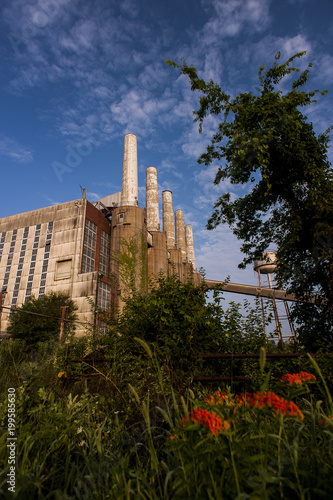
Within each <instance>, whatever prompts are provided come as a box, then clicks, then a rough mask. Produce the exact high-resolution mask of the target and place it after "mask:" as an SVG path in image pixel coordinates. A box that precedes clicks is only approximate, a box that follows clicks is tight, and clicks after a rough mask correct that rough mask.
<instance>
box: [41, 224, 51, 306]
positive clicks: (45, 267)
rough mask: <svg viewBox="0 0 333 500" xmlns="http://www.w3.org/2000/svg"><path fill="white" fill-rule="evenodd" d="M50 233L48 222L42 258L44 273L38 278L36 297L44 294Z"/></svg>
mask: <svg viewBox="0 0 333 500" xmlns="http://www.w3.org/2000/svg"><path fill="white" fill-rule="evenodd" d="M52 233H53V222H49V223H48V225H47V234H46V241H45V249H44V258H43V268H44V272H43V271H42V274H41V277H40V283H39V291H38V297H41V296H42V295H44V293H45V285H46V275H47V268H48V265H49V258H50V249H51V239H52Z"/></svg>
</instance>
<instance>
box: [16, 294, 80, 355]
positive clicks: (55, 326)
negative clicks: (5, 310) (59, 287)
mask: <svg viewBox="0 0 333 500" xmlns="http://www.w3.org/2000/svg"><path fill="white" fill-rule="evenodd" d="M63 306H66V307H67V309H66V316H65V319H66V321H65V325H64V336H65V337H66V336H69V335H71V334H74V332H75V323H74V321H75V320H76V319H77V316H76V314H75V311H76V310H77V309H78V308H77V305H76V304H75V303H74V302H73V300H71V299H70V298H69V295H68V294H66V293H55V292H50V293H48V294H45V295H43V296H41V297H39V298H38V299H36V298H35V297H34V296H31V297H30V298H29V300H28V301H27V302H26V303H25V304H23V305H22V306H21V307H18V308H17V309H15V310H14V311H13V312H12V313H11V316H10V319H9V325H8V327H7V332H8V333H10V334H11V336H12V338H14V339H20V340H24V341H25V342H26V345H27V347H28V348H29V349H33V348H34V347H35V346H36V345H37V344H38V342H45V341H49V340H53V339H54V340H56V339H58V338H59V333H60V319H61V314H62V307H63Z"/></svg>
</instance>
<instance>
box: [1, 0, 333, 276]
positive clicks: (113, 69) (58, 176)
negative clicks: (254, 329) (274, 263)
mask: <svg viewBox="0 0 333 500" xmlns="http://www.w3.org/2000/svg"><path fill="white" fill-rule="evenodd" d="M0 23H1V26H0V28H1V29H0V33H1V35H0V36H1V45H0V51H1V52H0V54H1V63H2V71H1V75H0V92H1V109H2V112H1V123H0V161H1V197H0V216H1V217H4V216H7V215H13V214H15V213H20V212H25V211H29V210H34V209H37V208H41V207H44V206H48V205H52V204H55V203H62V202H65V201H69V200H73V199H76V198H79V197H81V188H80V186H82V187H84V188H86V189H87V197H88V199H89V200H90V201H92V202H93V201H96V200H97V199H99V198H102V197H104V196H106V195H107V194H111V193H114V192H117V191H119V190H120V189H121V174H122V153H123V138H124V135H125V134H126V133H128V132H131V133H134V134H136V135H137V137H138V159H139V203H140V205H141V206H143V205H144V204H145V187H144V184H145V169H146V168H147V167H149V166H155V167H156V168H157V172H158V181H159V186H160V189H161V191H162V190H163V189H170V190H172V192H173V204H174V209H175V210H176V209H178V208H182V209H183V210H184V218H185V224H192V225H193V231H194V241H195V248H196V260H197V266H198V267H200V266H202V267H204V268H205V269H206V273H207V277H208V278H212V279H224V278H225V277H226V276H227V275H230V276H231V280H232V281H234V282H239V283H241V282H242V283H250V284H251V283H256V277H255V275H254V273H253V271H252V269H251V268H250V267H248V269H246V270H245V271H242V270H239V269H238V268H237V264H238V263H239V262H240V261H241V259H242V256H241V254H240V252H239V247H240V242H239V241H237V240H236V239H235V238H234V237H233V235H232V233H231V230H230V229H229V228H228V227H222V226H220V227H219V228H218V229H216V230H214V231H207V230H206V229H205V225H206V222H207V219H208V218H209V216H210V215H211V213H212V209H213V204H214V201H215V200H216V198H217V197H218V196H219V195H220V194H221V193H222V192H226V191H228V190H229V189H230V190H231V191H232V192H233V193H234V195H235V196H239V195H241V194H242V190H241V189H235V187H234V186H230V185H228V183H227V182H225V183H224V184H221V185H219V186H214V185H213V180H214V175H215V172H216V168H217V166H216V165H215V166H211V167H209V168H208V169H207V168H203V167H202V166H199V165H198V164H197V162H196V160H197V158H198V156H199V155H200V154H201V153H202V152H203V151H204V149H205V145H207V144H208V142H209V138H210V136H211V134H212V133H213V131H214V128H215V127H216V123H217V122H216V120H215V119H213V118H211V117H210V118H208V120H207V122H206V123H205V125H204V129H203V133H202V134H201V135H200V134H199V133H198V125H197V124H195V123H193V116H192V110H193V109H195V108H196V107H197V105H196V100H197V96H196V95H195V94H193V93H191V91H190V89H189V85H188V82H187V79H186V77H184V76H180V75H179V73H177V71H175V70H174V69H172V68H169V67H168V66H167V65H166V64H165V62H164V60H165V59H171V60H174V61H177V62H179V60H180V58H181V57H184V58H185V59H186V61H187V62H188V64H194V65H195V66H196V67H197V68H198V70H199V74H200V75H201V76H202V77H203V78H206V79H208V78H212V79H213V80H215V81H217V82H219V83H220V84H221V86H222V88H223V90H225V91H226V92H227V93H229V94H231V95H236V94H237V92H239V91H248V90H251V89H252V90H254V87H255V86H256V85H257V81H258V80H257V74H258V68H259V66H260V65H262V64H266V66H267V67H269V66H270V65H271V64H272V63H273V62H274V55H275V54H276V52H277V51H281V60H286V58H288V57H290V56H291V55H293V54H294V53H296V52H298V51H303V50H306V51H307V55H306V57H304V58H303V59H302V61H301V63H300V64H301V67H302V68H305V67H306V65H307V63H308V62H310V61H311V62H313V70H312V77H311V80H310V86H311V87H312V88H319V89H321V90H324V89H328V90H329V91H330V92H329V94H328V96H326V97H325V98H320V99H319V100H318V103H317V104H316V105H313V106H312V107H311V108H309V109H308V110H307V116H308V118H309V120H310V121H312V122H313V123H314V126H315V129H316V131H317V132H321V131H324V130H325V129H326V128H328V126H329V125H331V124H333V118H332V117H333V88H332V80H333V49H332V47H333V2H332V1H331V0H316V1H314V0H181V1H179V0H177V1H176V0H168V1H160V0H155V1H152V0H141V1H140V0H4V1H3V2H2V8H1V19H0ZM331 159H332V157H331Z"/></svg>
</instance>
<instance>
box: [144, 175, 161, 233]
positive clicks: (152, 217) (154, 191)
mask: <svg viewBox="0 0 333 500" xmlns="http://www.w3.org/2000/svg"><path fill="white" fill-rule="evenodd" d="M146 210H147V229H148V231H159V230H160V217H159V211H158V186H157V171H156V168H155V167H148V168H147V170H146Z"/></svg>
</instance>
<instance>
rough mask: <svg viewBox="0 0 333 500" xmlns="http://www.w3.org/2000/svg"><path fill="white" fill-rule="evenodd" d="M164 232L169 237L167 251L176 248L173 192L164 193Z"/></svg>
mask: <svg viewBox="0 0 333 500" xmlns="http://www.w3.org/2000/svg"><path fill="white" fill-rule="evenodd" d="M162 204H163V231H164V232H165V233H166V237H167V249H168V250H170V249H174V248H175V226H174V223H173V208H172V192H171V191H163V193H162Z"/></svg>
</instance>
